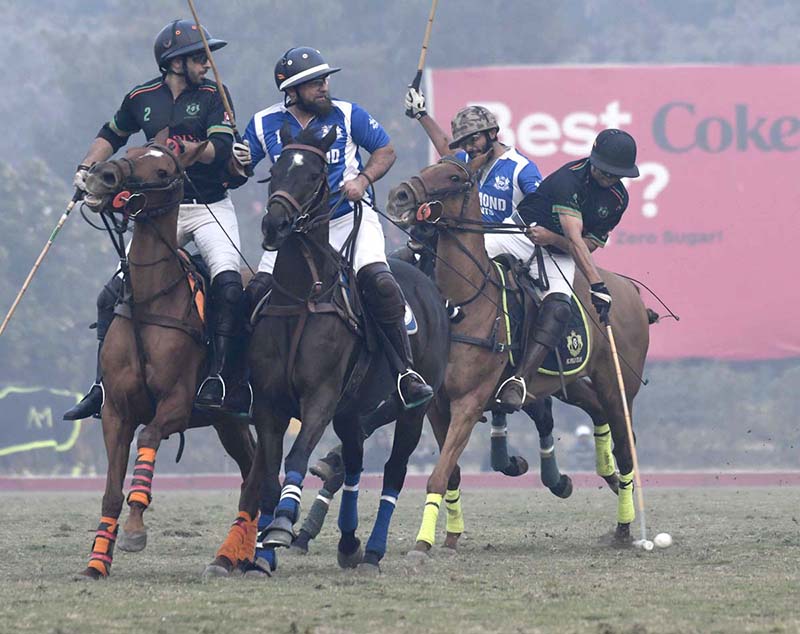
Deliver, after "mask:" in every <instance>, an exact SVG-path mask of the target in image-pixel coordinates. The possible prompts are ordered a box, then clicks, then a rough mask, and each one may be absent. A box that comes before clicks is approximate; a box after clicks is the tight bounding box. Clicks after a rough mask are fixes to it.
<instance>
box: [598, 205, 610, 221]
mask: <svg viewBox="0 0 800 634" xmlns="http://www.w3.org/2000/svg"><path fill="white" fill-rule="evenodd" d="M597 215H598V216H600V217H601V218H605V217H607V216H608V207H606V206H605V205H603V206H602V207H600V208H598V210H597Z"/></svg>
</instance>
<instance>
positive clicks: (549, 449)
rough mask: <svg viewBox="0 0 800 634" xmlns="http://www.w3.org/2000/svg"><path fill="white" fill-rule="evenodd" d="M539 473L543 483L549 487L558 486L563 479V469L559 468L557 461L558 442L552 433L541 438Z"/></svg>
mask: <svg viewBox="0 0 800 634" xmlns="http://www.w3.org/2000/svg"><path fill="white" fill-rule="evenodd" d="M539 475H540V477H541V479H542V484H543V485H545V486H546V487H547V488H548V489H549V488H552V487H554V486H556V485H557V484H558V482H559V480H561V471H559V470H558V462H556V443H555V441H554V440H553V435H552V434H548V435H547V436H545V437H544V438H539Z"/></svg>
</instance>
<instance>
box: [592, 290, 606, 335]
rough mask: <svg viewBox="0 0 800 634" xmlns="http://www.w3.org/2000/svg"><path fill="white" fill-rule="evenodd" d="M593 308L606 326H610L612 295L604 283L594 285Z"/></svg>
mask: <svg viewBox="0 0 800 634" xmlns="http://www.w3.org/2000/svg"><path fill="white" fill-rule="evenodd" d="M591 295H592V306H594V309H595V310H596V311H597V315H598V317H599V318H600V321H601V322H602V324H603V325H604V326H608V312H609V311H610V310H611V293H609V292H608V288H606V285H605V284H604V283H603V282H597V283H596V284H592V292H591Z"/></svg>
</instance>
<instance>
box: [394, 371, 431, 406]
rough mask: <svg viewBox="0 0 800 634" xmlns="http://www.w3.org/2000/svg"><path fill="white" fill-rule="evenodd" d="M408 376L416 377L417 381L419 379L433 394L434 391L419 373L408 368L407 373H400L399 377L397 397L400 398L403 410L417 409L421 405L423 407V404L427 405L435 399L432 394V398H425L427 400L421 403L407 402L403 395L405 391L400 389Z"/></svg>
mask: <svg viewBox="0 0 800 634" xmlns="http://www.w3.org/2000/svg"><path fill="white" fill-rule="evenodd" d="M407 376H413V377H416V378H417V379H419V382H420V383H422V384H423V385H425V386H427V387H428V388H429V389H431V392H433V389H432V388H431V386H430V385H428V383H427V382H426V381H425V379H423V378H422V376H421V375H420V374H419V373H418V372H415V371H414V370H412V369H411V368H408V369H407V370H406V371H405V372H400V373H399V374H398V375H397V395H398V396H399V397H400V402H401V403H402V404H403V409H413V408H415V407H418V406H419V405H422V404H423V403H427V402H428V401H429V400H431V398H433V394H432V393H431V396H430V397H428V398H425V399H423V400H421V401H418V402H414V403H408V402H407V401H406V397H405V396H404V395H403V390H402V389H400V383H401V381H402V380H403V379H404V378H406V377H407Z"/></svg>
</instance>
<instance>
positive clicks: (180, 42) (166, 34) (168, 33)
mask: <svg viewBox="0 0 800 634" xmlns="http://www.w3.org/2000/svg"><path fill="white" fill-rule="evenodd" d="M201 28H202V29H203V34H204V35H205V36H206V41H207V42H208V48H210V49H211V50H212V51H216V50H217V49H219V48H222V47H223V46H225V45H226V44H227V42H226V41H225V40H217V39H215V38H213V37H211V35H210V34H209V32H208V31H207V30H206V27H201ZM204 50H205V47H204V46H203V38H202V37H200V31H199V30H198V29H197V25H196V24H195V23H194V22H193V21H192V20H174V21H172V22H170V23H169V24H167V26H165V27H164V28H163V29H161V31H160V32H159V34H158V35H157V36H156V42H155V44H154V45H153V52H154V53H155V56H156V64H158V68H159V70H160V71H161V72H162V73H165V72H167V69H168V68H169V60H171V59H175V58H176V57H181V56H183V55H192V54H193V53H199V52H201V51H204Z"/></svg>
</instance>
